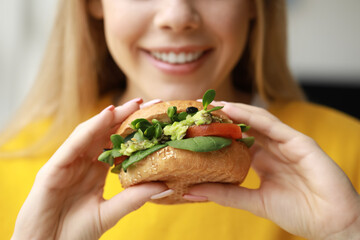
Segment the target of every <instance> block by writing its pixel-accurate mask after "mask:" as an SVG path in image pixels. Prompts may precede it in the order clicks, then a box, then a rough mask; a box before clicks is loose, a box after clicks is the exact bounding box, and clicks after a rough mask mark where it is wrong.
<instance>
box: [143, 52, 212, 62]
mask: <svg viewBox="0 0 360 240" xmlns="http://www.w3.org/2000/svg"><path fill="white" fill-rule="evenodd" d="M205 53H206V51H195V52H179V53H175V52H160V51H151V52H150V55H151V56H153V57H154V58H155V59H157V60H159V61H162V62H165V63H170V64H184V63H191V62H195V61H196V60H198V59H199V58H201V56H203V55H204V54H205Z"/></svg>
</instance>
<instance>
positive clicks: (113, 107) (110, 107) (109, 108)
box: [101, 105, 115, 113]
mask: <svg viewBox="0 0 360 240" xmlns="http://www.w3.org/2000/svg"><path fill="white" fill-rule="evenodd" d="M114 109H115V106H114V105H110V106H108V107H106V108H105V109H104V110H102V111H101V112H102V113H103V112H106V111H114Z"/></svg>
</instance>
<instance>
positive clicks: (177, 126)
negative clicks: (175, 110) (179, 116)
mask: <svg viewBox="0 0 360 240" xmlns="http://www.w3.org/2000/svg"><path fill="white" fill-rule="evenodd" d="M212 122H213V118H212V115H211V114H210V113H208V112H206V111H205V110H200V111H198V112H197V113H195V114H194V115H193V116H191V115H190V114H189V115H187V117H186V119H185V120H182V121H180V122H174V123H173V124H171V125H167V126H166V127H164V135H167V136H171V140H180V139H183V138H184V137H185V134H186V131H187V129H188V128H189V127H190V126H192V125H194V124H195V125H202V124H210V123H212Z"/></svg>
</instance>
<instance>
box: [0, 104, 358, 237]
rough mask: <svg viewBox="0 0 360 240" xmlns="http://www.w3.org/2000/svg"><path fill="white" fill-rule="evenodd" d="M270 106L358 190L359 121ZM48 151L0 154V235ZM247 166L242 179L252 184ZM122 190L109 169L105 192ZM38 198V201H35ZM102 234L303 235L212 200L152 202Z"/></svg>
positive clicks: (29, 135)
mask: <svg viewBox="0 0 360 240" xmlns="http://www.w3.org/2000/svg"><path fill="white" fill-rule="evenodd" d="M270 111H271V112H272V113H273V114H275V115H276V116H277V117H278V118H280V119H281V120H282V121H283V122H285V123H286V124H288V125H290V126H291V127H293V128H295V129H297V130H299V131H301V132H303V133H305V134H307V135H309V136H311V137H312V138H314V139H315V140H316V141H317V142H318V143H319V145H320V146H321V147H322V148H323V149H324V150H325V151H326V152H327V153H328V154H329V155H330V156H331V157H332V158H333V159H334V160H335V161H336V162H337V163H338V164H339V165H340V167H341V168H342V169H343V170H344V171H345V173H346V174H347V175H348V176H349V178H350V179H351V181H352V183H353V184H354V186H355V188H356V189H357V191H359V190H360V147H359V143H360V122H359V121H358V120H356V119H354V118H352V117H349V116H347V115H344V114H342V113H340V112H337V111H335V110H332V109H328V108H325V107H322V106H318V105H313V104H309V103H303V102H293V103H288V104H273V105H272V106H270ZM44 127H45V126H43V125H39V126H36V127H32V128H31V129H30V130H27V131H26V132H24V133H23V134H21V135H20V137H18V138H17V139H16V140H15V141H13V142H12V143H11V144H10V145H12V146H21V145H23V143H24V142H28V141H31V140H32V139H34V138H36V137H38V132H41V131H39V129H41V128H44ZM48 158H49V156H44V157H43V158H36V159H0V239H9V238H10V236H11V234H12V232H13V229H14V224H15V219H16V216H17V213H18V212H19V209H20V207H21V205H22V204H23V202H24V200H25V198H26V196H27V195H28V193H29V191H30V189H31V186H32V183H33V181H34V179H35V175H36V173H37V171H38V170H39V169H40V167H41V166H42V165H43V164H44V163H45V161H46V160H47V159H48ZM258 184H259V180H258V178H257V176H256V174H255V173H254V172H253V171H250V173H249V175H248V177H247V179H246V181H245V183H244V185H245V186H250V187H256V186H258ZM119 191H121V185H120V183H119V181H118V178H117V176H116V175H115V174H109V176H108V179H107V182H106V185H105V198H110V197H111V196H114V195H115V194H117V193H118V192H119ZM39 204H41V203H39ZM101 239H167V240H175V239H179V240H184V239H247V240H251V239H254V240H259V239H270V240H271V239H274V240H275V239H276V240H278V239H302V238H299V237H295V236H292V235H290V234H288V233H286V232H285V231H283V230H281V229H280V228H278V227H277V226H276V225H275V224H273V223H272V222H270V221H268V220H265V219H262V218H259V217H257V216H254V215H253V214H251V213H248V212H245V211H243V210H238V209H231V208H226V207H222V206H219V205H216V204H214V203H195V204H183V205H175V206H162V205H156V204H152V203H147V204H145V206H144V207H142V208H140V209H139V210H137V211H135V212H133V213H131V214H129V215H128V216H126V217H125V218H123V219H122V220H120V221H119V222H118V224H117V225H116V226H115V227H114V228H113V229H111V230H110V231H108V232H106V233H105V234H104V235H103V237H102V238H101Z"/></svg>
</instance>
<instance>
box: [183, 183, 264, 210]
mask: <svg viewBox="0 0 360 240" xmlns="http://www.w3.org/2000/svg"><path fill="white" fill-rule="evenodd" d="M188 194H189V195H191V196H194V197H200V198H201V197H202V198H204V197H205V198H207V199H208V200H209V201H212V202H215V203H218V204H220V205H222V206H226V207H232V208H238V209H243V210H246V211H249V212H252V213H254V214H256V215H258V216H264V205H263V203H262V200H261V196H260V194H259V191H258V190H254V189H247V188H243V187H239V186H238V185H234V184H223V183H204V184H199V185H195V186H193V187H191V188H190V189H189V192H188ZM184 198H185V199H187V200H190V201H192V199H191V198H189V197H188V196H186V195H184ZM200 198H199V199H200ZM193 199H196V198H193Z"/></svg>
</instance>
